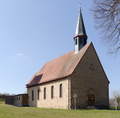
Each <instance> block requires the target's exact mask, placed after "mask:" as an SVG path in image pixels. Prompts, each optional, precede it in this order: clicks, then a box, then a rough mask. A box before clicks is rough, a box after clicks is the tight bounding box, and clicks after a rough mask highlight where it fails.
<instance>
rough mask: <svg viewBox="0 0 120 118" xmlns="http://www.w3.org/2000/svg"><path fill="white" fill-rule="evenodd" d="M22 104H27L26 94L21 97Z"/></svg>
mask: <svg viewBox="0 0 120 118" xmlns="http://www.w3.org/2000/svg"><path fill="white" fill-rule="evenodd" d="M22 105H27V97H26V96H23V97H22Z"/></svg>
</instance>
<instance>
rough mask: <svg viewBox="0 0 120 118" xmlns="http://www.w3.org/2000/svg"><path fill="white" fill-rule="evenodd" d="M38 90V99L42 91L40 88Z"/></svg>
mask: <svg viewBox="0 0 120 118" xmlns="http://www.w3.org/2000/svg"><path fill="white" fill-rule="evenodd" d="M37 92H38V100H39V95H40V94H39V93H40V89H38V91H37Z"/></svg>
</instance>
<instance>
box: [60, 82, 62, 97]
mask: <svg viewBox="0 0 120 118" xmlns="http://www.w3.org/2000/svg"><path fill="white" fill-rule="evenodd" d="M60 97H62V84H60Z"/></svg>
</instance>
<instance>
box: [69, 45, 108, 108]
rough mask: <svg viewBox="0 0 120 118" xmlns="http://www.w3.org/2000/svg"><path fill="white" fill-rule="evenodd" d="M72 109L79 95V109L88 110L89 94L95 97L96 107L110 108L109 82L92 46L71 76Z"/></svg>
mask: <svg viewBox="0 0 120 118" xmlns="http://www.w3.org/2000/svg"><path fill="white" fill-rule="evenodd" d="M70 78H71V108H72V109H73V108H74V100H73V95H74V94H77V99H76V102H77V108H86V106H87V105H88V94H94V95H95V106H98V107H100V106H107V107H108V106H109V81H108V79H107V77H106V75H105V73H104V70H103V68H102V66H101V64H100V61H99V59H98V57H97V55H96V52H95V50H94V47H93V45H92V44H91V45H90V46H89V48H88V50H87V51H86V53H85V55H84V56H83V58H82V60H81V61H80V63H79V64H78V65H77V68H76V69H75V71H74V72H73V74H72V75H71V77H70Z"/></svg>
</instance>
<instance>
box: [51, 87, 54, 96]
mask: <svg viewBox="0 0 120 118" xmlns="http://www.w3.org/2000/svg"><path fill="white" fill-rule="evenodd" d="M53 96H54V87H53V86H52V87H51V98H53Z"/></svg>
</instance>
